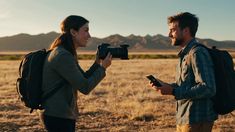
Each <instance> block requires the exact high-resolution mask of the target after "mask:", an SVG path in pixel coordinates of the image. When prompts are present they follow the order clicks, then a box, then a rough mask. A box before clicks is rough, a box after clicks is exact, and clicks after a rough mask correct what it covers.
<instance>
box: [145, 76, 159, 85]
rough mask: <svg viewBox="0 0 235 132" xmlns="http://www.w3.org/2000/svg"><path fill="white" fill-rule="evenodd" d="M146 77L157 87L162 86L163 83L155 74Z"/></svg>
mask: <svg viewBox="0 0 235 132" xmlns="http://www.w3.org/2000/svg"><path fill="white" fill-rule="evenodd" d="M146 77H147V78H148V79H149V80H150V81H151V82H152V83H153V85H155V86H157V87H161V86H162V85H161V83H160V82H159V81H158V80H157V79H156V78H155V77H154V76H153V75H148V76H146Z"/></svg>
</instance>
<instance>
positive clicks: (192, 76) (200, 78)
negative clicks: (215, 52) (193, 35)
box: [172, 39, 218, 124]
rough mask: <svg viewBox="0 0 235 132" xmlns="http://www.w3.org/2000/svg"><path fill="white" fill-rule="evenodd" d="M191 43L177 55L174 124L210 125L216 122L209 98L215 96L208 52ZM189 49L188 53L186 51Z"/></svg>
mask: <svg viewBox="0 0 235 132" xmlns="http://www.w3.org/2000/svg"><path fill="white" fill-rule="evenodd" d="M195 44H198V43H197V41H196V40H195V39H193V40H191V41H190V42H189V43H188V44H187V45H186V46H185V47H184V48H183V49H182V50H181V51H180V53H179V63H178V66H177V69H176V70H177V71H176V83H174V84H172V86H173V87H174V88H175V99H176V100H177V104H176V105H177V108H176V109H177V111H176V122H177V124H193V123H198V122H210V121H214V120H216V119H217V118H218V115H217V114H216V113H215V112H214V110H213V103H212V101H211V97H212V96H213V95H215V93H216V86H215V77H214V72H213V62H212V60H211V57H210V55H209V53H208V51H207V50H206V49H205V48H204V47H202V46H197V47H195V48H194V49H192V47H193V46H194V45H195ZM191 49H192V51H190V50H191Z"/></svg>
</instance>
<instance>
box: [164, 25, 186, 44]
mask: <svg viewBox="0 0 235 132" xmlns="http://www.w3.org/2000/svg"><path fill="white" fill-rule="evenodd" d="M168 36H169V37H170V39H171V44H172V45H173V46H179V45H183V42H184V38H183V31H182V30H181V29H180V27H179V23H178V22H172V23H169V34H168Z"/></svg>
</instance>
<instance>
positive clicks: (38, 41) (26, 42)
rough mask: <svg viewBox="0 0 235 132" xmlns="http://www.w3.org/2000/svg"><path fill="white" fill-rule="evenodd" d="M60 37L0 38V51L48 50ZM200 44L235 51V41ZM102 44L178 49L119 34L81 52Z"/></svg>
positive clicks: (160, 40)
mask: <svg viewBox="0 0 235 132" xmlns="http://www.w3.org/2000/svg"><path fill="white" fill-rule="evenodd" d="M58 36H59V33H56V32H49V33H47V34H38V35H29V34H23V33H22V34H18V35H14V36H9V37H0V51H14V52H15V51H31V50H36V49H41V48H48V47H49V45H50V44H51V43H52V42H53V40H54V39H55V38H56V37H58ZM197 39H198V41H199V42H201V43H203V44H205V45H207V46H209V47H211V46H216V47H217V48H221V49H229V50H235V41H216V40H213V39H200V38H197ZM101 43H110V44H111V45H113V46H118V45H120V44H128V45H129V48H128V49H129V50H130V51H154V50H173V49H175V48H176V47H174V46H171V44H170V39H169V38H168V37H166V36H163V35H160V34H158V35H153V36H151V35H146V36H136V35H133V34H131V35H129V36H126V37H124V36H121V35H119V34H115V35H110V36H108V37H105V38H96V37H92V38H91V39H90V41H89V42H88V45H87V47H86V48H81V50H86V51H88V50H89V51H93V50H96V48H97V46H98V45H100V44H101Z"/></svg>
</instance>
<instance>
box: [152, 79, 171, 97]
mask: <svg viewBox="0 0 235 132" xmlns="http://www.w3.org/2000/svg"><path fill="white" fill-rule="evenodd" d="M159 81H160V83H161V85H162V86H161V87H157V86H155V85H153V84H152V83H151V85H152V87H153V88H155V89H156V90H157V91H159V92H160V93H161V94H162V95H173V87H171V85H169V84H167V83H165V82H163V81H161V80H159Z"/></svg>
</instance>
